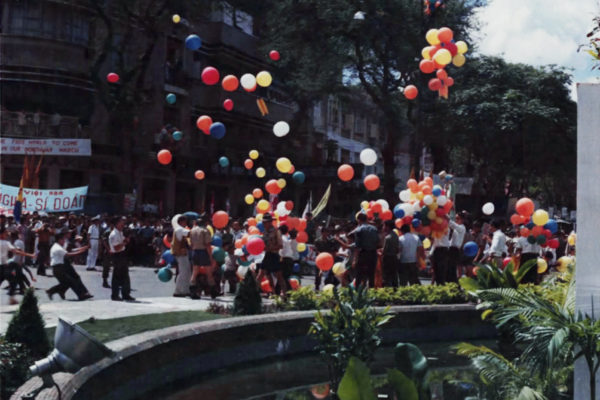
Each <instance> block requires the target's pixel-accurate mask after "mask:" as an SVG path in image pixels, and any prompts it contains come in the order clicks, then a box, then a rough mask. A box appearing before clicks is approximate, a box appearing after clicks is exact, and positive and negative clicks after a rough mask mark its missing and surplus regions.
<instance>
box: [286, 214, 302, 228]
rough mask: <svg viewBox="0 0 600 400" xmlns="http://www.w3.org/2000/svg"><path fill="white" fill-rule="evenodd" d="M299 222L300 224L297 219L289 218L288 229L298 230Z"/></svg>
mask: <svg viewBox="0 0 600 400" xmlns="http://www.w3.org/2000/svg"><path fill="white" fill-rule="evenodd" d="M299 222H300V220H299V219H298V218H296V217H288V219H287V223H288V228H290V230H292V229H297V227H298V223H299Z"/></svg>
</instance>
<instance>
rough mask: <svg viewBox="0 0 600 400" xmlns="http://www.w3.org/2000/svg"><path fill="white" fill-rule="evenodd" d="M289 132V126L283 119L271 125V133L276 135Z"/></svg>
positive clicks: (280, 135)
mask: <svg viewBox="0 0 600 400" xmlns="http://www.w3.org/2000/svg"><path fill="white" fill-rule="evenodd" d="M289 132H290V126H289V124H288V123H287V122H285V121H279V122H277V123H275V125H273V133H274V134H275V136H277V137H284V136H285V135H287V134H288V133H289Z"/></svg>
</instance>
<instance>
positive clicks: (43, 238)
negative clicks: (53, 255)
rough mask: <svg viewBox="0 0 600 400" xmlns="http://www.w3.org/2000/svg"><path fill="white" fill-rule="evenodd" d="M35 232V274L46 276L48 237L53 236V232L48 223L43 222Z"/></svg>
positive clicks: (48, 252)
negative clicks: (36, 251)
mask: <svg viewBox="0 0 600 400" xmlns="http://www.w3.org/2000/svg"><path fill="white" fill-rule="evenodd" d="M35 232H36V234H37V238H38V243H37V249H38V257H37V265H38V268H37V274H38V275H41V276H46V267H47V266H48V262H49V260H50V237H51V236H52V235H53V234H54V230H53V229H51V228H50V225H49V224H48V223H46V222H44V223H42V225H41V227H40V228H39V229H37V230H36V231H35Z"/></svg>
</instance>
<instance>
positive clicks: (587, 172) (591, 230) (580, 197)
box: [574, 83, 600, 399]
mask: <svg viewBox="0 0 600 400" xmlns="http://www.w3.org/2000/svg"><path fill="white" fill-rule="evenodd" d="M599 127H600V84H592V83H585V84H583V83H578V84H577V267H576V272H575V281H576V303H575V304H576V309H577V312H582V313H583V314H588V315H589V316H591V317H593V318H595V319H597V318H598V315H599V312H600V309H599V308H600V274H599V273H598V260H600V246H598V226H600V212H598V204H599V202H600V200H599V199H600V186H599V185H598V174H599V173H600V128H599ZM588 382H589V374H588V371H587V367H586V364H585V361H584V360H583V359H580V360H579V361H578V362H577V363H576V364H575V397H574V398H575V399H589V398H590V391H589V390H590V389H589V383H588ZM596 387H597V388H598V387H600V379H599V376H596ZM596 399H600V393H598V392H597V393H596Z"/></svg>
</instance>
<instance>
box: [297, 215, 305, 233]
mask: <svg viewBox="0 0 600 400" xmlns="http://www.w3.org/2000/svg"><path fill="white" fill-rule="evenodd" d="M296 229H297V230H299V231H305V230H306V219H305V218H300V219H299V220H298V225H297V226H296Z"/></svg>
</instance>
